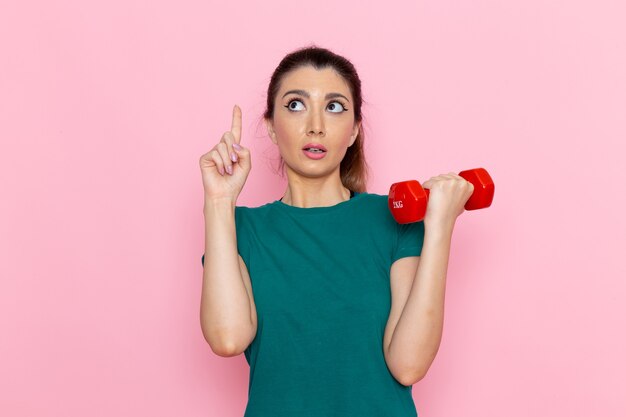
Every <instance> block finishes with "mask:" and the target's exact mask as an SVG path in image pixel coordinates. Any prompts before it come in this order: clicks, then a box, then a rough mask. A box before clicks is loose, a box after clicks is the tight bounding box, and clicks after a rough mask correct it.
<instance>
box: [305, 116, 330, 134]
mask: <svg viewBox="0 0 626 417" xmlns="http://www.w3.org/2000/svg"><path fill="white" fill-rule="evenodd" d="M307 123H308V126H307V134H309V135H311V134H312V135H317V134H319V135H321V136H324V135H325V134H326V131H325V129H324V117H323V115H322V113H321V112H320V111H319V110H312V111H311V112H310V113H309V118H308V121H307Z"/></svg>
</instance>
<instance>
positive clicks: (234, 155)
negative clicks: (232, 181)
mask: <svg viewBox="0 0 626 417" xmlns="http://www.w3.org/2000/svg"><path fill="white" fill-rule="evenodd" d="M230 159H231V161H233V162H237V154H236V153H235V152H231V153H230Z"/></svg>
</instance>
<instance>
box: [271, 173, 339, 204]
mask: <svg viewBox="0 0 626 417" xmlns="http://www.w3.org/2000/svg"><path fill="white" fill-rule="evenodd" d="M349 199H350V190H349V189H347V188H346V187H344V186H343V184H342V183H341V180H340V178H339V176H337V178H297V179H295V178H290V179H289V182H288V183H287V189H286V190H285V194H284V196H283V198H282V199H281V201H282V202H283V203H285V204H287V205H290V206H295V207H302V208H310V207H329V206H334V205H335V204H339V203H341V202H343V201H347V200H349Z"/></svg>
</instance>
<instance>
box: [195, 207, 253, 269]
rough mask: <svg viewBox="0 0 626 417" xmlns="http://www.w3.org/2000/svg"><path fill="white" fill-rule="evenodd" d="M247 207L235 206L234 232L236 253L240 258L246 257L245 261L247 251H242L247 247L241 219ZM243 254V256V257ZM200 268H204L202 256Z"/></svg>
mask: <svg viewBox="0 0 626 417" xmlns="http://www.w3.org/2000/svg"><path fill="white" fill-rule="evenodd" d="M246 208H247V207H240V206H235V230H236V233H237V252H238V253H239V254H240V255H241V256H242V258H243V257H244V256H246V258H244V259H247V254H248V251H247V250H244V249H247V245H246V243H245V242H246V237H245V236H244V226H243V223H244V219H243V211H244V210H245V209H246ZM244 254H245V255H244ZM201 262H202V267H203V268H204V254H202V259H201Z"/></svg>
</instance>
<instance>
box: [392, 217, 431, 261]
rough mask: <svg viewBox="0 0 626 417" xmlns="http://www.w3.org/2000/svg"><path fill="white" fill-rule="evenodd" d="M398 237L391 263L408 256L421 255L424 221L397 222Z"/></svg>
mask: <svg viewBox="0 0 626 417" xmlns="http://www.w3.org/2000/svg"><path fill="white" fill-rule="evenodd" d="M396 237H397V238H396V246H395V248H394V251H393V255H392V257H391V263H394V262H395V261H397V260H398V259H400V258H404V257H407V256H420V255H421V254H422V246H423V245H424V221H419V222H414V223H407V224H400V223H396Z"/></svg>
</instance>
